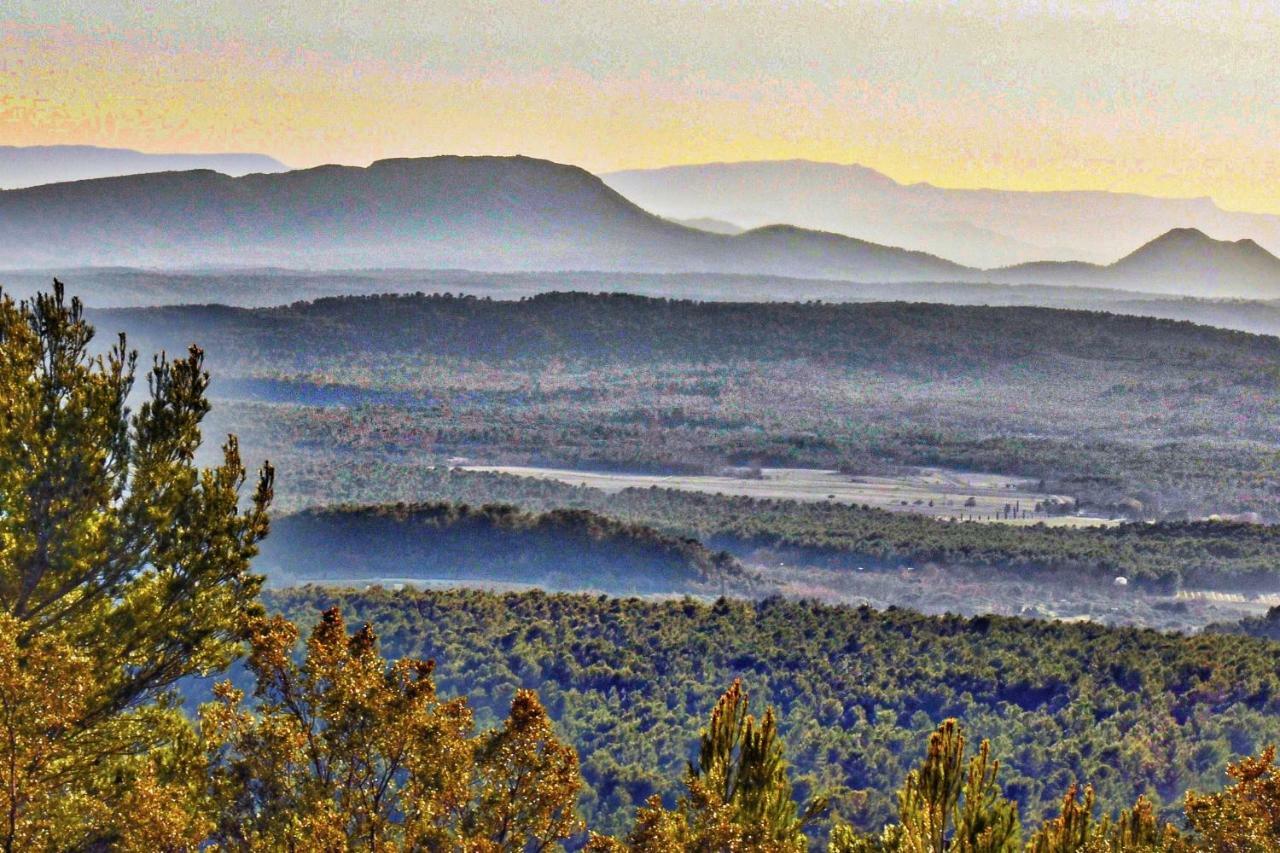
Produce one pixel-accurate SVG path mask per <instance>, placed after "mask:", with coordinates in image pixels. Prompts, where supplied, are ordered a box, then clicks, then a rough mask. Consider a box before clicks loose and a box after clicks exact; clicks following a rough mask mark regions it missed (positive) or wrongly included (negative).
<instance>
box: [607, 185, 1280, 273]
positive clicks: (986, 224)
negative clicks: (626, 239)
mask: <svg viewBox="0 0 1280 853" xmlns="http://www.w3.org/2000/svg"><path fill="white" fill-rule="evenodd" d="M602 177H603V178H604V180H605V183H607V184H609V186H611V187H613V188H614V189H616V190H618V191H619V192H621V193H622V194H623V195H625V196H626V197H627V198H629V199H631V200H632V201H634V202H636V203H637V204H639V205H640V206H641V207H644V208H645V209H646V210H652V211H653V212H655V213H658V214H660V215H662V216H668V217H672V218H678V219H696V218H702V217H710V218H714V219H722V220H727V221H729V222H734V223H737V224H738V225H741V226H744V227H747V228H752V227H757V226H760V225H765V224H769V223H776V222H787V223H790V224H793V225H797V226H800V227H803V228H816V229H820V230H825V231H834V232H837V233H841V234H852V235H855V236H858V237H861V238H863V239H867V240H872V241H875V242H878V243H886V244H889V245H893V246H904V247H908V248H913V249H917V250H920V251H925V252H930V253H932V254H935V255H938V256H940V257H944V258H950V259H951V260H954V261H957V262H959V263H963V264H966V265H969V266H975V267H1000V266H1009V265H1013V264H1018V263H1024V262H1030V261H1041V260H1080V261H1088V262H1092V263H1106V262H1108V261H1110V260H1111V259H1113V258H1117V257H1120V256H1121V255H1122V254H1124V253H1125V252H1128V251H1130V250H1131V249H1132V248H1133V247H1134V246H1138V245H1141V244H1142V243H1145V242H1147V241H1148V240H1151V239H1152V238H1154V237H1156V236H1157V235H1159V234H1163V233H1165V232H1167V231H1169V230H1171V229H1174V228H1179V227H1193V228H1197V229H1199V230H1201V231H1204V232H1206V233H1208V234H1212V235H1213V236H1215V237H1218V238H1221V239H1227V238H1229V239H1233V240H1235V239H1241V238H1251V239H1253V240H1255V241H1256V242H1258V243H1260V244H1261V245H1263V246H1265V247H1267V248H1268V249H1269V250H1270V251H1271V252H1273V253H1276V252H1280V216H1273V215H1265V214H1250V213H1236V212H1231V211H1224V210H1222V209H1220V208H1219V207H1218V206H1217V205H1216V204H1214V202H1213V201H1212V200H1211V199H1208V198H1186V199H1176V198H1172V199H1170V198H1154V197H1150V196H1142V195H1136V194H1132V193H1111V192H1098V191H1067V192H1028V191H1010V190H990V189H947V188H942V187H937V186H933V185H932V184H927V183H918V184H900V183H898V182H897V181H894V180H893V179H891V178H889V177H888V176H887V175H884V174H882V173H880V172H877V171H876V170H874V169H870V168H867V167H866V166H860V165H857V164H850V165H845V164H837V163H818V162H813V161H809V160H783V161H757V162H743V163H706V164H700V165H690V166H671V167H666V168H660V169H640V170H631V171H624V172H613V173H609V174H605V175H602Z"/></svg>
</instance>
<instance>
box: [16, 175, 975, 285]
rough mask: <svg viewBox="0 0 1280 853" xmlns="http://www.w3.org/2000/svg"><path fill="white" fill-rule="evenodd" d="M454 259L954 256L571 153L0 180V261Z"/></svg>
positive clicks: (883, 259) (349, 263)
mask: <svg viewBox="0 0 1280 853" xmlns="http://www.w3.org/2000/svg"><path fill="white" fill-rule="evenodd" d="M76 265H83V266H116V265H151V266H169V267H180V268H191V267H195V266H201V265H224V266H226V265H230V266H237V267H245V266H252V265H258V266H273V265H274V266H287V267H300V268H312V269H314V268H318V267H329V268H360V267H399V268H404V267H429V268H447V267H467V268H472V269H481V270H504V269H506V270H537V269H599V270H643V271H672V272H675V271H694V272H698V271H706V272H738V273H768V274H780V275H796V276H802V277H825V278H840V279H845V280H850V281H899V280H930V279H933V280H936V279H944V278H945V279H954V278H956V277H962V276H963V275H964V274H965V272H966V271H965V270H964V269H963V268H962V267H960V266H959V265H957V264H953V263H951V262H949V261H945V260H942V259H940V258H936V257H933V256H931V255H926V254H923V253H919V252H908V251H905V250H902V249H895V248H890V247H887V246H881V245H876V244H874V243H869V242H866V241H862V240H855V239H851V238H848V237H843V236H839V235H835V234H823V233H818V232H813V231H805V230H802V229H796V228H791V227H769V228H762V229H757V230H755V231H750V232H746V233H743V234H738V235H728V234H713V233H709V232H707V231H702V230H698V229H694V228H688V227H685V226H682V225H679V224H676V223H673V222H669V221H667V220H664V219H661V218H660V217H657V216H654V215H652V214H650V213H648V212H646V211H644V210H642V209H640V208H639V207H637V206H636V205H634V204H632V203H631V202H629V201H627V200H626V199H624V198H623V197H622V196H621V195H619V194H618V193H616V192H614V191H613V190H611V189H609V188H608V187H607V186H605V184H604V183H603V182H602V181H601V180H600V179H599V178H597V177H595V176H593V175H591V174H589V173H587V172H585V171H583V170H582V169H579V168H576V167H573V166H563V165H559V164H556V163H551V162H547V161H544V160H533V159H529V158H525V157H433V158H426V159H413V160H382V161H379V162H376V163H373V164H372V165H370V166H369V167H367V168H356V167H347V166H324V167H319V168H315V169H305V170H298V171H293V172H285V173H281V174H255V175H246V176H243V177H240V178H231V177H228V176H226V175H223V174H219V173H217V172H213V171H190V172H167V173H162V174H153V175H136V176H130V177H121V178H107V179H102V180H97V181H81V182H75V183H66V184H53V185H49V186H42V187H34V188H29V189H24V190H11V191H7V192H0V268H10V269H15V268H23V267H28V268H34V267H50V266H56V267H67V266H76Z"/></svg>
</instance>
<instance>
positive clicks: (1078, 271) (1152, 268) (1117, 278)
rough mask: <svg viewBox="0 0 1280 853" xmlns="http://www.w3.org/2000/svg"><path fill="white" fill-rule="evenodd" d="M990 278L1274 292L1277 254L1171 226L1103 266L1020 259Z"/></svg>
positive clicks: (1278, 290)
mask: <svg viewBox="0 0 1280 853" xmlns="http://www.w3.org/2000/svg"><path fill="white" fill-rule="evenodd" d="M991 278H992V280H994V281H1005V282H1035V283H1037V284H1057V285H1086V286H1089V287H1111V288H1121V289H1130V290H1135V289H1140V290H1146V291H1150V292H1153V293H1181V294H1187V295H1195V296H1204V297H1231V298H1240V297H1245V298H1258V299H1275V298H1277V297H1280V258H1277V257H1276V256H1275V255H1273V254H1271V253H1270V252H1268V251H1267V250H1266V249H1264V248H1262V247H1261V246H1259V245H1258V244H1257V243H1256V242H1254V241H1253V240H1249V239H1244V240H1236V241H1227V240H1215V239H1213V238H1212V237H1209V236H1208V235H1207V234H1205V233H1204V232H1202V231H1199V230H1197V229H1195V228H1177V229H1174V230H1172V231H1170V232H1168V233H1167V234H1163V235H1161V236H1160V237H1157V238H1156V239H1155V240H1152V241H1151V242H1149V243H1147V244H1145V245H1143V246H1142V247H1140V248H1139V249H1137V250H1136V251H1134V252H1131V253H1130V254H1128V255H1125V256H1124V257H1123V258H1121V259H1120V260H1118V261H1116V262H1115V263H1113V264H1109V265H1107V266H1099V265H1096V264H1086V263H1078V262H1077V263H1070V262H1068V263H1053V262H1040V263H1032V264H1022V265H1019V266H1014V267H1009V268H1007V269H1004V270H999V271H994V272H993V273H992V274H991Z"/></svg>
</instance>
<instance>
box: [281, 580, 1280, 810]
mask: <svg viewBox="0 0 1280 853" xmlns="http://www.w3.org/2000/svg"><path fill="white" fill-rule="evenodd" d="M266 602H267V605H268V607H270V608H272V609H275V610H279V611H280V612H282V613H284V614H285V615H286V616H288V617H289V618H291V619H295V620H300V621H301V622H303V623H307V622H309V621H310V620H312V619H314V614H316V613H317V612H318V611H319V610H320V609H323V608H327V607H334V606H336V607H339V608H340V609H341V610H342V611H343V612H344V613H346V614H348V618H350V619H351V620H352V621H353V622H361V621H367V622H369V623H370V624H372V625H373V626H374V627H375V629H376V630H377V631H378V633H379V635H380V636H381V637H382V639H383V643H384V646H385V648H386V650H387V652H388V654H389V655H391V656H399V655H410V656H414V657H431V658H433V659H435V660H436V667H437V669H436V678H437V680H438V682H439V684H440V686H441V689H442V690H445V691H447V692H450V693H457V694H460V695H466V696H467V697H468V698H469V700H470V702H471V704H472V707H474V708H475V709H476V712H477V714H478V715H480V718H481V719H497V718H498V717H499V716H500V715H501V714H502V713H504V712H505V707H506V705H508V704H509V703H510V700H511V698H512V697H513V696H514V695H515V693H516V691H518V690H520V689H521V688H524V687H534V686H536V687H537V689H538V691H539V693H540V695H541V697H542V700H543V702H544V703H545V705H546V707H547V709H548V711H549V713H550V714H551V716H552V718H553V719H554V720H555V721H556V724H557V726H558V730H559V731H560V732H562V733H563V735H564V737H565V738H566V739H567V740H568V741H569V742H571V743H573V744H575V745H576V747H577V749H578V750H579V753H580V755H581V758H582V769H583V776H584V779H585V780H586V785H587V793H586V794H585V798H584V800H583V806H584V811H585V814H586V815H587V816H588V819H589V821H590V822H591V823H592V825H594V826H601V827H607V828H610V829H622V828H624V827H625V826H627V825H628V823H629V821H630V819H631V815H632V812H633V810H634V809H635V808H636V807H637V806H639V805H641V804H642V803H643V802H644V800H645V799H647V798H648V797H649V796H650V795H651V794H653V793H655V792H656V793H661V794H663V795H664V797H667V798H671V797H674V795H675V793H676V791H677V786H678V780H679V776H680V770H681V768H682V767H683V766H684V763H685V761H686V759H688V758H689V757H690V749H691V748H692V744H694V743H695V742H696V739H697V733H698V729H699V726H700V725H701V723H702V719H703V715H704V714H705V713H706V710H707V709H708V708H710V707H711V706H712V705H714V704H715V701H716V697H717V696H718V695H719V692H720V691H721V690H722V689H723V687H722V685H724V684H728V683H729V682H731V681H732V680H733V679H734V678H739V677H740V678H742V680H743V682H744V684H746V685H748V686H749V687H750V689H751V691H752V693H753V695H754V696H755V697H756V698H757V700H758V701H759V702H760V703H761V704H767V705H771V706H773V707H774V708H775V709H776V710H777V713H778V718H779V721H780V726H781V733H782V735H783V737H784V738H785V739H786V741H787V744H788V748H789V749H788V760H789V762H790V763H791V765H792V768H793V773H792V775H793V779H794V781H795V784H796V791H797V797H798V798H800V799H805V798H806V797H808V796H810V795H813V794H818V793H827V794H831V795H832V804H833V806H832V807H833V811H834V812H835V813H837V814H839V815H842V816H843V817H845V818H846V819H849V820H852V821H853V822H854V823H855V824H856V825H858V826H860V827H864V828H872V827H876V826H879V825H881V824H882V823H883V822H885V821H886V820H888V819H890V818H891V816H892V815H893V814H894V812H895V804H894V800H893V795H892V792H893V791H894V790H895V789H896V788H897V786H898V785H900V784H901V782H902V780H903V778H904V777H905V775H906V773H907V771H908V769H910V768H911V767H913V766H914V765H915V764H916V762H917V761H918V760H919V759H920V757H921V749H922V748H923V746H924V744H925V743H926V742H927V739H928V735H929V733H930V732H931V731H932V730H933V728H934V727H935V726H936V725H937V724H938V723H939V722H940V721H941V720H942V719H944V718H946V717H955V718H958V719H960V720H961V721H962V722H963V724H964V726H965V728H966V730H967V731H969V732H971V733H972V734H973V735H974V736H975V737H986V738H990V739H991V741H992V744H993V748H994V750H995V753H996V754H997V755H998V756H1000V757H1001V758H1002V760H1003V762H1004V767H1003V769H1002V771H1001V779H1002V782H1003V785H1004V789H1005V791H1006V792H1008V793H1009V795H1010V796H1012V797H1013V798H1014V799H1015V800H1017V801H1018V802H1019V804H1020V813H1021V815H1022V817H1023V820H1024V821H1027V822H1028V823H1033V822H1035V821H1037V820H1038V819H1040V818H1042V817H1045V816H1052V815H1054V814H1056V811H1057V807H1058V805H1059V801H1060V798H1061V797H1062V795H1063V793H1064V792H1065V791H1066V789H1067V788H1068V787H1069V786H1070V785H1071V783H1072V782H1076V781H1079V782H1082V783H1085V782H1087V783H1090V784H1092V785H1093V786H1094V787H1095V790H1096V792H1097V796H1098V800H1099V803H1100V804H1101V806H1102V809H1103V811H1104V812H1110V811H1114V810H1116V809H1119V808H1122V807H1127V806H1128V805H1130V804H1131V803H1132V802H1133V801H1134V799H1135V798H1136V797H1137V796H1138V795H1142V794H1145V795H1147V796H1149V797H1151V798H1152V799H1153V800H1154V801H1155V802H1156V803H1158V804H1159V805H1160V807H1161V809H1162V810H1163V811H1165V812H1166V813H1168V814H1172V813H1174V812H1176V811H1177V809H1178V808H1179V807H1180V798H1181V796H1182V793H1183V791H1184V790H1186V789H1187V788H1188V787H1201V788H1214V787H1216V786H1217V785H1218V784H1219V783H1220V780H1221V779H1222V776H1221V774H1222V770H1223V768H1224V767H1225V763H1226V761H1227V760H1228V759H1229V758H1230V757H1231V756H1233V755H1236V754H1245V753H1249V752H1251V751H1254V750H1256V749H1257V748H1258V747H1259V746H1260V745H1262V744H1264V743H1267V742H1270V741H1273V740H1275V739H1276V738H1277V737H1280V675H1278V674H1277V671H1276V667H1275V654H1276V648H1277V647H1276V646H1275V645H1274V644H1271V643H1268V642H1265V641H1263V640H1254V639H1249V638H1241V637H1236V636H1211V635H1205V636H1196V637H1180V636H1172V635H1165V634H1160V633H1157V632H1153V631H1139V630H1132V629H1108V628H1103V627H1101V626H1096V625H1063V624H1051V623H1037V622H1027V621H1022V620H1016V619H1005V618H999V617H978V618H974V619H962V618H957V617H926V616H921V615H919V614H915V613H911V612H909V611H906V610H890V611H888V612H884V613H878V612H876V611H873V610H871V609H869V608H850V607H831V606H825V605H821V604H815V603H811V602H789V601H784V600H780V599H768V600H765V601H761V602H756V603H750V602H741V601H731V600H720V601H717V602H715V603H713V604H710V603H698V602H695V601H692V600H674V601H646V600H641V599H616V598H604V597H591V596H575V595H547V594H545V593H541V592H529V593H519V594H515V593H512V594H505V595H497V594H493V593H486V592H479V591H438V592H437V591H432V592H412V591H403V592H397V593H393V592H390V591H384V590H371V591H366V592H355V591H341V590H332V589H322V588H315V587H311V588H299V589H292V590H284V591H273V592H271V593H270V594H269V595H268V596H267V597H266ZM668 801H670V800H668Z"/></svg>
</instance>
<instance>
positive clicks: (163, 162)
mask: <svg viewBox="0 0 1280 853" xmlns="http://www.w3.org/2000/svg"><path fill="white" fill-rule="evenodd" d="M288 168H289V167H288V166H286V165H284V164H283V163H281V162H280V161H279V160H276V159H275V158H273V157H268V156H266V155H265V154H147V153H144V152H142V151H134V150H132V149H129V148H99V147H97V146H94V145H32V146H14V145H0V189H16V188H21V187H34V186H40V185H42V184H56V183H64V182H67V181H85V180H92V179H94V178H111V177H117V176H119V175H140V174H146V173H150V172H180V171H186V170H190V169H213V170H214V171H216V172H222V173H223V174H226V175H247V174H250V173H252V172H283V171H286V170H287V169H288Z"/></svg>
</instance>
